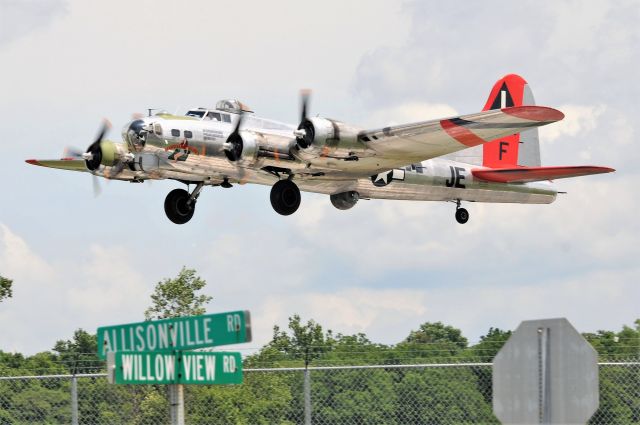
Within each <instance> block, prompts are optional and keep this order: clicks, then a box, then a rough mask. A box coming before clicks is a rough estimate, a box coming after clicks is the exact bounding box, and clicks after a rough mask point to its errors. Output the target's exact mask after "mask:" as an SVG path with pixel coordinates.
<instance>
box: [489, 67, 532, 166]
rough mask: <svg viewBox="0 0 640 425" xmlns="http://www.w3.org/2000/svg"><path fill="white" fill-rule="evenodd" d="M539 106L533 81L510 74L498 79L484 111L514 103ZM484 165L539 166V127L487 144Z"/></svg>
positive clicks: (514, 104)
mask: <svg viewBox="0 0 640 425" xmlns="http://www.w3.org/2000/svg"><path fill="white" fill-rule="evenodd" d="M522 105H535V100H534V99H533V93H532V92H531V89H530V88H529V84H527V82H526V81H525V80H524V78H522V77H521V76H519V75H516V74H509V75H505V76H504V77H502V78H501V79H500V80H498V82H496V83H495V84H494V86H493V88H492V89H491V93H490V94H489V99H487V103H486V104H485V105H484V108H483V109H482V110H483V111H488V110H490V109H502V108H509V107H512V106H522ZM482 165H483V166H485V167H489V168H513V167H517V166H525V167H539V166H540V165H541V163H540V142H539V140H538V129H537V128H533V129H530V130H526V131H523V132H522V133H520V134H514V135H511V136H507V137H502V138H500V139H496V140H494V141H491V142H489V143H485V144H484V145H483V155H482Z"/></svg>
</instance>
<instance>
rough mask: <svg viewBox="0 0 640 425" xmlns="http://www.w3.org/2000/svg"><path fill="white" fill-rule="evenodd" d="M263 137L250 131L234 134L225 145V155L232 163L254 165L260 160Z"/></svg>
mask: <svg viewBox="0 0 640 425" xmlns="http://www.w3.org/2000/svg"><path fill="white" fill-rule="evenodd" d="M262 142H263V141H262V137H261V136H259V135H257V134H255V133H251V132H249V131H239V132H237V133H236V132H234V133H231V134H230V135H229V137H228V138H227V141H226V142H225V143H224V145H223V149H224V154H225V155H226V157H227V159H228V160H229V161H231V162H238V161H240V162H245V163H253V162H255V161H256V159H257V158H258V149H259V148H260V146H261V144H262Z"/></svg>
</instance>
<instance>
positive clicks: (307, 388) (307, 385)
mask: <svg viewBox="0 0 640 425" xmlns="http://www.w3.org/2000/svg"><path fill="white" fill-rule="evenodd" d="M303 391H304V424H305V425H311V371H310V370H309V369H308V368H305V369H304V388H303Z"/></svg>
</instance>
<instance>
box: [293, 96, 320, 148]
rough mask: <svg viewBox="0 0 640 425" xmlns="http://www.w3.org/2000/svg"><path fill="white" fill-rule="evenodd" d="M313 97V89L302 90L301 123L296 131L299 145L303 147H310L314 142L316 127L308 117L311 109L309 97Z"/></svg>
mask: <svg viewBox="0 0 640 425" xmlns="http://www.w3.org/2000/svg"><path fill="white" fill-rule="evenodd" d="M310 98H311V90H309V89H304V90H300V125H298V129H297V130H296V131H294V134H295V135H296V142H297V143H298V146H300V147H301V148H303V149H306V148H308V147H309V146H311V144H312V143H313V139H314V137H315V129H314V127H313V123H312V122H311V121H310V120H309V118H308V117H307V112H308V109H309V99H310Z"/></svg>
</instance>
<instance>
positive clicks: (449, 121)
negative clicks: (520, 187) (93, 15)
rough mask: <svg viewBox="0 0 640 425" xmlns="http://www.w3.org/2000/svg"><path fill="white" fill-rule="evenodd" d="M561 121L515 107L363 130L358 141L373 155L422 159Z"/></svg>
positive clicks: (548, 112) (542, 110) (555, 114)
mask: <svg viewBox="0 0 640 425" xmlns="http://www.w3.org/2000/svg"><path fill="white" fill-rule="evenodd" d="M562 118H564V114H563V113H562V112H560V111H558V110H556V109H553V108H548V107H544V106H518V107H510V108H502V109H495V110H490V111H484V112H479V113H476V114H470V115H462V116H458V117H452V118H446V119H440V120H433V121H424V122H418V123H414V124H404V125H398V126H393V127H385V128H381V129H377V130H365V131H362V132H360V133H359V135H358V137H359V140H361V141H362V142H364V143H366V145H367V147H368V148H369V149H372V150H374V151H375V152H376V156H378V157H384V158H388V159H406V160H407V161H406V162H405V163H411V162H412V161H414V160H418V161H420V160H426V159H431V158H435V157H438V156H441V155H445V154H447V153H451V152H456V151H459V150H462V149H466V148H470V147H473V146H477V145H480V144H483V143H487V142H490V141H492V140H495V139H497V138H500V137H503V136H508V135H511V134H515V133H519V132H521V131H523V130H526V129H529V128H533V127H540V126H543V125H547V124H551V123H553V122H556V121H559V120H561V119H562Z"/></svg>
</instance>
